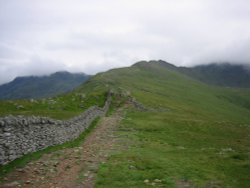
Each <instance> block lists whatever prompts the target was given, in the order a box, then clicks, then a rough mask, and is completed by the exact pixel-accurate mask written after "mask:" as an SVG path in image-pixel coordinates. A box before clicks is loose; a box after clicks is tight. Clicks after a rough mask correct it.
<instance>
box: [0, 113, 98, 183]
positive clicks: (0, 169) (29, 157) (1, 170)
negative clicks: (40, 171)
mask: <svg viewBox="0 0 250 188" xmlns="http://www.w3.org/2000/svg"><path fill="white" fill-rule="evenodd" d="M99 119H100V118H96V119H95V120H94V121H93V122H92V123H91V125H90V126H89V127H88V128H87V129H86V130H85V131H84V132H83V133H81V134H80V136H79V137H78V138H76V139H74V140H72V141H68V142H65V143H64V144H60V145H56V146H50V147H47V148H45V149H43V150H40V151H37V152H34V153H29V154H26V155H24V156H23V157H21V158H18V159H16V160H14V161H12V162H10V163H8V164H7V165H3V166H1V165H0V181H1V180H2V179H3V177H4V176H5V175H6V174H8V173H10V172H11V171H13V170H14V169H16V168H22V167H24V166H25V165H26V164H27V163H29V162H31V161H35V160H38V159H39V158H41V157H42V155H44V154H47V153H53V152H55V151H58V150H63V149H66V148H74V147H78V146H80V145H81V144H82V143H83V142H84V140H85V138H86V136H87V135H88V134H89V133H90V132H91V131H92V130H93V129H94V128H95V127H96V126H97V123H98V121H99Z"/></svg>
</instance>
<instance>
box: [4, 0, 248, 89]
mask: <svg viewBox="0 0 250 188" xmlns="http://www.w3.org/2000/svg"><path fill="white" fill-rule="evenodd" d="M0 26H1V29H0V84H1V83H4V82H7V81H10V80H11V79H13V78H15V77H16V76H23V75H42V74H49V73H52V72H55V71H60V70H67V71H71V72H84V73H87V74H95V73H97V72H100V71H105V70H108V69H110V68H114V67H121V66H129V65H131V64H133V63H135V62H136V61H139V60H151V59H156V60H158V59H163V60H166V61H168V62H170V63H173V64H175V65H181V66H191V65H196V64H203V63H209V62H225V61H227V62H233V63H245V64H248V65H249V64H250V53H249V49H250V1H249V0H238V1H235V0H202V1H201V0H189V1H185V0H133V1H129V0H102V1H97V0H53V1H50V0H40V1H34V0H22V1H19V0H8V1H6V0H0Z"/></svg>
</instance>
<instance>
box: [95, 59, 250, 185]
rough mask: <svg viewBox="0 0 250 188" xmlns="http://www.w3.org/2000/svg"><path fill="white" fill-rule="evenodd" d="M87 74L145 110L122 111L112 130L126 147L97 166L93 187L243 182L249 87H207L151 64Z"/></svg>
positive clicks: (248, 168) (248, 163)
mask: <svg viewBox="0 0 250 188" xmlns="http://www.w3.org/2000/svg"><path fill="white" fill-rule="evenodd" d="M94 79H95V80H96V83H97V82H100V83H101V82H103V83H105V84H106V86H107V85H108V87H111V88H113V90H115V89H117V90H120V91H122V92H123V93H130V94H131V96H133V97H135V99H136V100H137V101H139V102H140V103H142V104H143V105H144V106H145V107H146V108H148V109H149V110H148V111H146V112H140V111H137V110H133V109H130V110H127V111H126V117H125V118H124V120H123V123H122V125H121V126H120V132H119V133H118V134H120V135H126V136H127V137H128V140H129V142H131V141H132V144H131V146H130V148H129V149H128V150H126V151H124V150H121V151H120V153H118V154H117V153H116V154H114V155H113V156H112V157H111V158H110V159H109V161H108V162H107V163H106V164H103V165H102V166H101V169H100V171H99V173H98V181H97V187H148V186H149V185H151V186H152V185H154V186H159V187H160V186H161V187H248V186H249V183H250V178H249V173H250V153H249V152H250V141H249V140H250V137H249V135H250V108H249V107H250V106H249V104H250V95H249V94H250V92H249V90H236V89H226V88H220V87H213V86H208V85H206V84H203V83H201V82H199V81H196V80H193V79H192V78H190V77H187V76H185V75H182V74H180V73H178V72H175V71H173V70H169V69H168V68H167V67H166V66H164V65H162V64H161V63H157V62H154V63H147V62H140V63H137V64H136V65H134V66H132V67H129V68H123V69H115V70H111V71H108V72H107V73H104V74H100V75H98V76H97V77H95V78H94ZM158 180H160V181H158Z"/></svg>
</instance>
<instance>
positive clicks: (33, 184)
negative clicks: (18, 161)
mask: <svg viewBox="0 0 250 188" xmlns="http://www.w3.org/2000/svg"><path fill="white" fill-rule="evenodd" d="M121 117H122V110H121V109H119V110H118V111H117V112H115V113H114V114H113V115H111V116H110V117H103V118H101V120H100V122H99V123H98V126H97V127H96V128H95V129H94V130H93V131H92V132H91V133H90V134H89V135H88V136H87V138H86V139H85V141H84V143H83V144H82V146H81V147H76V148H71V149H65V150H60V151H56V152H53V153H51V154H45V155H43V157H41V158H40V159H39V160H38V161H35V162H30V163H29V164H28V165H26V167H25V168H23V169H17V170H15V171H14V172H12V173H10V174H9V175H8V176H7V177H6V178H5V181H3V182H2V185H0V187H1V188H7V187H27V188H91V187H94V184H95V178H96V173H97V170H98V166H99V164H101V163H102V162H104V161H105V160H106V159H107V157H108V156H109V154H110V153H111V152H112V150H113V149H114V145H115V143H116V142H117V138H116V136H115V135H114V132H115V130H116V127H117V125H118V124H119V122H120V120H121Z"/></svg>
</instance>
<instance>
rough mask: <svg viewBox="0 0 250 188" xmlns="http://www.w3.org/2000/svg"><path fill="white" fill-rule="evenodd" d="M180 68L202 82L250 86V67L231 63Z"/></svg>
mask: <svg viewBox="0 0 250 188" xmlns="http://www.w3.org/2000/svg"><path fill="white" fill-rule="evenodd" d="M179 70H180V71H181V72H183V73H185V74H187V75H189V76H191V77H193V78H195V79H198V80H200V81H202V82H205V83H208V84H213V85H218V86H227V87H237V88H250V69H249V67H248V68H247V67H245V66H244V65H232V64H229V63H222V64H215V63H214V64H208V65H199V66H195V67H191V68H184V67H180V68H179Z"/></svg>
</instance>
